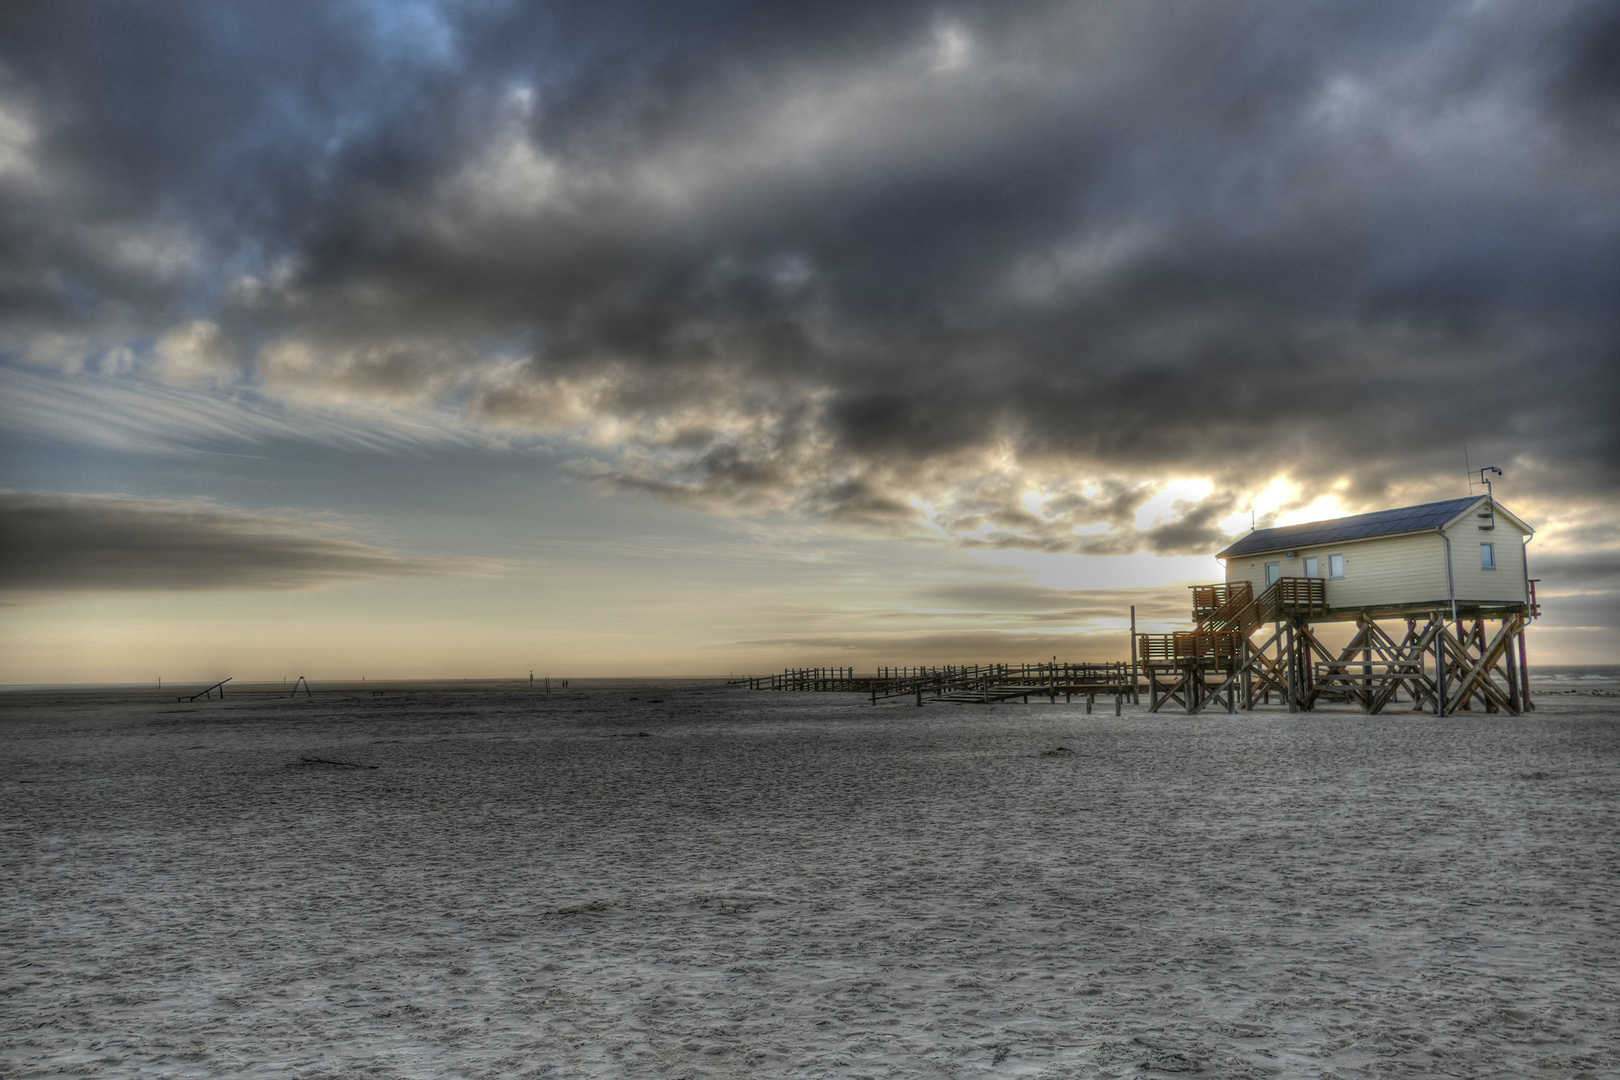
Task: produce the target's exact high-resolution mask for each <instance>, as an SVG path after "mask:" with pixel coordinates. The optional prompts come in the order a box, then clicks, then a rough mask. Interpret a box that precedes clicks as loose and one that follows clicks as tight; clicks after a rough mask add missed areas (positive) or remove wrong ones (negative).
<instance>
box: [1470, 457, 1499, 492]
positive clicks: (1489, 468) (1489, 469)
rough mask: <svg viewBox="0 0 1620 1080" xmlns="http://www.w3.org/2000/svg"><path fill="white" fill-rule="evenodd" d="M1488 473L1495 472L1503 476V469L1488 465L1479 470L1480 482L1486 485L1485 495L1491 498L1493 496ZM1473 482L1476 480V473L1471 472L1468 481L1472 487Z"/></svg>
mask: <svg viewBox="0 0 1620 1080" xmlns="http://www.w3.org/2000/svg"><path fill="white" fill-rule="evenodd" d="M1486 473H1495V474H1496V475H1497V476H1501V475H1502V470H1501V469H1498V468H1497V467H1496V466H1495V465H1487V466H1485V467H1484V468H1483V469H1481V470H1479V482H1480V483H1482V484H1484V485H1485V497H1486V498H1487V499H1489V498H1492V493H1491V481H1490V478H1489V477H1488V476H1486V475H1485V474H1486ZM1473 482H1474V474H1473V473H1469V474H1468V483H1469V486H1470V487H1471V486H1472V485H1473Z"/></svg>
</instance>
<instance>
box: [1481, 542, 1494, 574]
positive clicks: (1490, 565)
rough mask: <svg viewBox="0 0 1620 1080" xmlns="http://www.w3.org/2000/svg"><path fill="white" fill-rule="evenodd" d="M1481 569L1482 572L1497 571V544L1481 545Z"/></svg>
mask: <svg viewBox="0 0 1620 1080" xmlns="http://www.w3.org/2000/svg"><path fill="white" fill-rule="evenodd" d="M1479 568H1480V569H1481V570H1495V569H1496V545H1495V544H1481V545H1479Z"/></svg>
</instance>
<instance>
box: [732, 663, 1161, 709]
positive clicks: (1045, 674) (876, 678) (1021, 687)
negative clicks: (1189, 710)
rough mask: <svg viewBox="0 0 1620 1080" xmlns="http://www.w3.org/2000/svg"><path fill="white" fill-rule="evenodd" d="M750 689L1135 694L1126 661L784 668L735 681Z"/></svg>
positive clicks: (966, 696) (957, 696)
mask: <svg viewBox="0 0 1620 1080" xmlns="http://www.w3.org/2000/svg"><path fill="white" fill-rule="evenodd" d="M733 685H738V686H747V687H748V688H749V689H751V690H776V691H796V692H810V693H837V692H848V693H860V694H868V695H870V696H871V699H872V703H873V704H876V703H877V702H879V701H884V700H887V699H890V698H899V697H915V698H916V699H917V702H918V704H922V702H923V701H924V699H925V698H928V699H935V700H942V701H980V702H990V701H1006V700H1008V699H1009V698H1015V697H1022V698H1024V699H1026V700H1027V699H1028V698H1029V697H1031V696H1035V697H1048V698H1050V699H1051V700H1053V701H1056V700H1057V696H1058V695H1059V694H1062V695H1064V697H1065V699H1066V700H1072V698H1073V696H1074V695H1076V694H1080V695H1085V696H1087V697H1088V698H1090V697H1095V696H1097V695H1099V694H1114V695H1116V696H1119V695H1127V696H1131V697H1133V698H1134V696H1135V694H1136V679H1135V678H1134V676H1133V673H1132V667H1131V665H1130V664H1128V663H1125V662H1123V661H1118V662H1114V663H1104V664H1087V663H1049V664H945V665H941V666H938V667H883V668H879V669H878V670H877V671H876V672H875V673H873V674H870V675H858V674H856V673H855V671H854V669H852V668H787V669H785V670H784V671H783V672H782V673H781V674H780V675H760V676H751V677H749V678H745V679H736V680H733Z"/></svg>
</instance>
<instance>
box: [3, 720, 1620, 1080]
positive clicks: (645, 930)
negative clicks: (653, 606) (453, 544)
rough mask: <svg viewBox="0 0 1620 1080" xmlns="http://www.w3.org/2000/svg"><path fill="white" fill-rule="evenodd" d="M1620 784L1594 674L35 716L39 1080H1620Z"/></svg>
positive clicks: (20, 1035) (12, 951)
mask: <svg viewBox="0 0 1620 1080" xmlns="http://www.w3.org/2000/svg"><path fill="white" fill-rule="evenodd" d="M631 697H639V698H640V700H630V698H631ZM654 699H660V700H654ZM1060 747H1061V748H1064V749H1063V750H1060V749H1059V748H1060ZM310 757H313V758H327V759H330V760H334V761H347V762H353V763H356V764H358V765H363V766H375V768H349V767H345V766H343V765H336V764H323V763H319V762H306V761H302V760H301V759H303V758H310ZM1617 778H1620V700H1616V699H1614V698H1607V699H1604V698H1597V697H1592V696H1582V695H1565V696H1560V697H1557V698H1549V699H1546V700H1545V701H1544V704H1543V707H1542V709H1541V710H1540V711H1539V712H1538V713H1536V714H1535V715H1534V716H1533V717H1529V718H1524V719H1515V718H1510V717H1495V716H1484V715H1467V716H1463V717H1459V718H1456V719H1449V720H1445V721H1436V720H1435V719H1433V718H1432V717H1423V716H1416V717H1414V716H1412V715H1408V714H1391V715H1387V716H1382V717H1374V718H1366V717H1362V716H1360V715H1356V714H1351V713H1330V714H1318V715H1311V716H1292V717H1291V716H1288V715H1287V714H1281V713H1270V714H1260V715H1253V716H1250V715H1242V714H1240V715H1238V716H1235V717H1234V716H1226V715H1219V716H1210V717H1201V718H1193V719H1189V718H1186V717H1171V716H1148V715H1146V714H1144V713H1142V712H1140V711H1136V710H1130V709H1127V710H1126V715H1125V716H1124V717H1121V718H1116V717H1114V716H1113V715H1112V710H1111V708H1110V709H1108V710H1101V711H1100V712H1099V714H1097V715H1090V716H1088V715H1086V714H1085V712H1084V708H1083V706H1081V705H1080V704H1076V705H1074V706H1072V707H1066V706H1063V705H1058V706H1055V707H1054V706H1049V705H1030V706H1024V705H1003V706H995V707H979V706H960V707H955V706H929V707H927V708H922V709H918V708H915V707H912V706H909V705H902V704H896V705H893V706H888V707H878V708H873V707H872V706H870V705H869V704H867V703H865V702H864V701H862V700H860V699H858V698H856V697H853V696H835V695H771V694H764V693H749V692H746V691H734V690H732V691H727V690H709V691H695V690H692V689H690V688H679V689H671V690H665V691H653V692H648V691H645V690H643V691H640V692H639V693H634V692H631V691H623V690H621V691H614V692H607V691H602V692H597V693H589V694H576V695H574V696H571V697H568V696H563V695H558V694H553V695H551V696H550V697H546V696H544V695H526V694H518V693H505V694H485V693H476V692H465V693H459V694H458V693H455V692H440V693H434V694H417V695H406V696H389V697H384V698H372V697H369V696H368V697H365V698H361V697H359V696H357V695H351V696H346V697H337V696H331V697H321V696H317V697H316V698H315V699H314V700H313V701H306V700H303V699H300V700H298V701H296V702H289V701H286V700H270V699H259V700H245V699H232V700H228V701H226V702H223V703H221V702H219V701H217V700H216V701H213V702H206V703H205V702H197V703H196V704H194V705H177V704H175V703H173V702H169V703H166V704H165V703H157V702H145V703H131V704H110V703H107V702H97V701H94V700H87V699H64V700H63V701H62V702H59V703H55V704H48V703H39V702H35V703H30V702H29V701H27V700H23V699H16V700H12V701H9V702H7V703H6V704H5V705H4V707H3V708H0V880H3V882H4V905H3V911H0V994H3V995H4V996H3V1007H0V1074H3V1075H5V1076H16V1077H31V1076H47V1075H49V1076H86V1077H88V1076H129V1075H136V1074H138V1075H141V1076H253V1077H275V1076H299V1077H353V1076H361V1077H365V1076H377V1077H445V1076H458V1077H459V1076H466V1077H485V1076H489V1077H506V1076H557V1077H577V1076H604V1077H605V1076H615V1077H617V1076H625V1077H671V1078H674V1077H694V1078H695V1077H733V1076H735V1077H743V1076H790V1075H791V1076H816V1077H820V1076H829V1077H832V1076H837V1077H856V1076H870V1077H970V1076H980V1075H984V1076H991V1075H994V1076H1040V1077H1065V1076H1075V1077H1094V1076H1096V1077H1103V1076H1157V1075H1170V1074H1183V1073H1195V1072H1200V1071H1202V1072H1203V1073H1204V1074H1206V1075H1211V1076H1220V1077H1251V1076H1252V1077H1261V1076H1287V1077H1335V1076H1338V1077H1346V1076H1388V1075H1396V1076H1399V1075H1420V1076H1459V1077H1495V1076H1500V1077H1523V1076H1542V1075H1545V1076H1559V1077H1569V1076H1582V1075H1586V1076H1594V1077H1614V1076H1617V1075H1620V1035H1617V1032H1620V934H1617V926H1616V921H1615V920H1616V917H1617V916H1616V913H1617V910H1620V905H1617V901H1620V870H1617V867H1620V851H1617V846H1620V794H1617V788H1620V784H1617Z"/></svg>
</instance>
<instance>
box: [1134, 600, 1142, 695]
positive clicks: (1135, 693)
mask: <svg viewBox="0 0 1620 1080" xmlns="http://www.w3.org/2000/svg"><path fill="white" fill-rule="evenodd" d="M1131 704H1132V705H1140V704H1142V696H1141V694H1140V692H1139V691H1138V690H1137V689H1136V605H1135V604H1132V605H1131Z"/></svg>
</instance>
